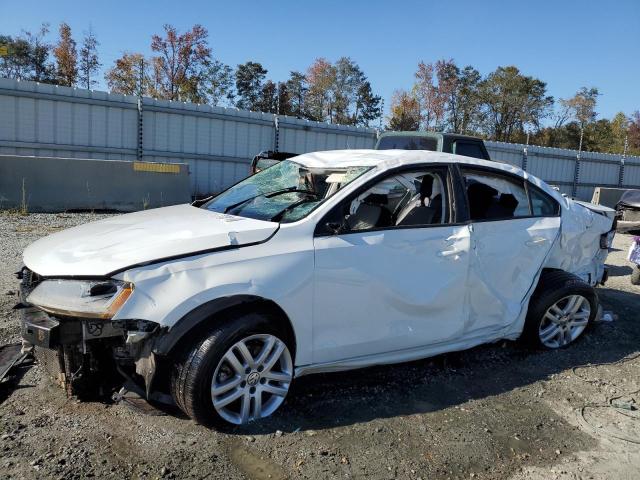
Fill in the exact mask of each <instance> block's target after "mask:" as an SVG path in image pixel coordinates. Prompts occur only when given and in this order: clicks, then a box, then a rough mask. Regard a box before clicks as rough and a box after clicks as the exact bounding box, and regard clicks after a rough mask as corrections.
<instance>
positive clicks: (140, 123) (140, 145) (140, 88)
mask: <svg viewBox="0 0 640 480" xmlns="http://www.w3.org/2000/svg"><path fill="white" fill-rule="evenodd" d="M143 89H144V58H141V59H140V72H139V78H138V150H137V154H136V158H137V159H138V161H140V160H142V157H143V154H144V151H143V140H144V139H143V136H142V135H143V127H144V125H143V112H142V93H143Z"/></svg>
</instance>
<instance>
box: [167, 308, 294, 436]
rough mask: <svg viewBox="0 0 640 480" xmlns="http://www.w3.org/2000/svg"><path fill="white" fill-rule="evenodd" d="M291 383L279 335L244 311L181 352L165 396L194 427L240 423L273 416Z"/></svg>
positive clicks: (290, 370) (264, 320)
mask: <svg viewBox="0 0 640 480" xmlns="http://www.w3.org/2000/svg"><path fill="white" fill-rule="evenodd" d="M292 379H293V359H292V356H291V353H290V349H289V347H288V345H287V343H286V341H285V335H283V334H282V333H281V332H279V331H278V329H277V328H275V327H274V326H273V325H271V324H270V323H269V321H268V319H267V318H265V317H263V316H262V315H258V314H255V313H249V314H245V315H242V316H240V317H239V318H236V319H233V320H230V321H228V322H226V323H224V324H222V325H220V326H217V327H215V328H214V329H212V330H211V331H209V333H207V334H206V335H205V338H204V339H203V340H202V341H201V342H199V343H198V344H197V345H194V346H192V347H191V348H186V349H185V350H184V351H183V354H182V355H181V357H180V358H179V359H178V360H177V361H176V363H175V365H174V368H173V372H172V376H171V393H172V395H173V397H174V400H175V402H176V404H177V405H178V406H179V407H180V408H181V409H182V410H183V411H184V412H185V413H186V414H187V415H189V416H190V417H191V418H193V419H194V420H196V421H197V422H198V423H202V424H204V425H220V424H224V422H228V423H231V424H235V425H241V424H245V423H248V422H251V421H254V420H259V419H261V418H265V417H268V416H269V415H271V414H272V413H273V412H275V411H276V410H277V409H278V407H280V405H282V403H283V402H284V400H285V397H286V396H287V392H288V391H289V386H290V385H291V381H292Z"/></svg>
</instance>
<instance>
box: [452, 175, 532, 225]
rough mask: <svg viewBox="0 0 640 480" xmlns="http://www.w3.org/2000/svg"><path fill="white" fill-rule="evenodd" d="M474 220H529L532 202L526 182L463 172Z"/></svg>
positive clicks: (470, 212)
mask: <svg viewBox="0 0 640 480" xmlns="http://www.w3.org/2000/svg"><path fill="white" fill-rule="evenodd" d="M462 175H463V177H464V181H465V188H466V190H467V200H468V202H469V214H470V216H471V220H505V219H510V218H518V217H528V216H530V215H531V212H530V211H529V200H528V198H527V192H526V191H525V189H524V180H520V179H517V178H515V177H511V176H507V175H500V174H493V173H487V172H484V171H479V170H471V169H463V170H462Z"/></svg>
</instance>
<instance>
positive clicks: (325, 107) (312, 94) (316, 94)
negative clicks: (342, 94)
mask: <svg viewBox="0 0 640 480" xmlns="http://www.w3.org/2000/svg"><path fill="white" fill-rule="evenodd" d="M306 78H307V82H308V84H309V90H308V92H307V97H306V112H307V116H308V117H309V118H310V119H312V120H317V121H328V122H331V121H332V120H333V114H334V96H333V94H334V90H333V87H334V85H335V82H336V69H335V67H334V66H333V65H332V64H331V63H330V62H329V61H328V60H327V59H326V58H317V59H316V60H315V61H314V62H313V63H312V64H311V66H310V67H309V68H308V69H307V74H306Z"/></svg>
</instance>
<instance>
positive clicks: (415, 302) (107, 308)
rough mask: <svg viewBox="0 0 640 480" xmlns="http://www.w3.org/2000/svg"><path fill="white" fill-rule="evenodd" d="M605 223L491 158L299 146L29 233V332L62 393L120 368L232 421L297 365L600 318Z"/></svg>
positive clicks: (328, 364)
mask: <svg viewBox="0 0 640 480" xmlns="http://www.w3.org/2000/svg"><path fill="white" fill-rule="evenodd" d="M612 224H613V211H612V210H608V209H604V208H596V207H595V206H590V205H586V204H580V203H578V202H574V201H572V200H570V199H568V198H565V197H563V196H562V195H560V194H559V193H558V192H557V191H555V190H554V189H552V188H550V187H549V186H548V185H546V184H545V183H544V182H542V181H541V180H539V179H538V178H536V177H534V176H532V175H530V174H528V173H527V172H524V171H522V170H520V169H518V168H516V167H513V166H510V165H506V164H502V163H496V162H490V161H485V160H476V159H472V158H469V157H462V156H457V155H450V154H445V153H436V152H427V151H400V150H386V151H373V150H343V151H331V152H319V153H309V154H304V155H300V156H298V157H294V158H291V159H288V160H284V161H282V162H280V163H278V164H276V165H274V166H272V167H270V168H268V169H266V170H264V171H261V172H260V173H258V174H256V175H254V176H251V177H249V178H247V179H245V180H243V181H241V182H240V183H238V184H236V185H234V186H233V187H231V188H229V189H228V190H226V191H224V192H223V193H221V194H220V195H218V196H215V197H212V198H211V199H209V200H208V201H206V202H204V204H202V205H201V206H200V207H196V206H192V205H178V206H173V207H166V208H159V209H155V210H149V211H144V212H137V213H132V214H128V215H122V216H117V217H111V218H108V219H106V220H101V221H98V222H95V223H89V224H86V225H82V226H79V227H75V228H72V229H69V230H66V231H63V232H59V233H55V234H53V235H50V236H49V237H46V238H43V239H41V240H39V241H37V242H35V243H34V244H32V245H31V246H29V247H28V248H27V249H26V250H25V252H24V264H25V267H24V268H23V269H22V271H21V272H20V273H19V276H20V277H21V278H22V295H23V297H22V298H23V299H24V300H23V303H22V304H21V306H22V307H23V308H22V311H23V337H24V339H25V341H26V342H28V343H31V344H34V345H35V346H36V351H37V352H38V351H39V352H44V353H47V354H48V355H47V358H51V354H53V355H55V356H57V358H58V360H59V362H58V365H59V366H60V368H62V369H63V370H64V371H63V373H65V374H66V375H65V376H64V377H62V378H64V381H65V383H66V387H67V391H68V392H71V393H78V394H81V393H84V392H86V391H87V389H95V388H97V386H98V385H99V384H102V385H101V386H103V387H104V384H105V383H108V381H109V379H111V380H113V375H112V374H113V373H115V372H116V371H117V372H118V374H117V376H116V378H120V383H121V382H122V377H124V378H125V379H126V380H127V388H129V389H134V390H137V391H139V392H140V394H141V395H144V396H146V397H147V398H149V399H153V400H159V401H166V402H171V401H173V402H175V403H176V404H177V405H178V406H179V407H180V408H181V409H182V410H183V411H184V412H185V413H186V414H188V415H189V416H191V417H192V418H193V419H195V420H196V421H198V422H200V423H203V424H208V425H213V424H219V423H221V422H222V423H223V422H230V423H233V424H244V423H247V422H250V421H253V420H257V419H260V418H263V417H266V416H268V415H270V414H272V413H273V412H274V411H275V410H276V409H277V408H278V407H279V406H280V405H281V404H282V403H283V401H284V399H285V396H286V395H287V392H288V390H289V387H290V385H291V382H292V381H293V379H294V378H295V377H299V376H301V375H304V374H309V373H315V372H327V371H336V370H346V369H353V368H359V367H366V366H370V365H377V364H387V363H396V362H405V361H409V360H415V359H419V358H424V357H428V356H432V355H437V354H440V353H443V352H448V351H454V350H462V349H467V348H470V347H473V346H475V345H478V344H481V343H486V342H493V341H496V340H499V339H517V338H522V339H523V340H525V341H527V342H529V343H531V344H533V345H537V346H539V347H546V348H560V347H564V346H566V345H568V344H569V343H571V342H573V341H574V340H576V339H577V338H578V337H579V336H580V335H581V334H582V333H583V331H584V330H585V329H586V328H587V327H588V325H589V323H590V322H592V321H594V319H596V317H597V314H598V308H599V304H598V300H597V295H596V292H595V290H594V286H596V285H597V284H599V283H601V282H603V281H604V280H605V277H606V272H605V269H604V259H605V258H606V255H607V252H608V247H609V245H610V242H611V239H612V235H613V233H612V226H613V225H612ZM111 385H113V383H111Z"/></svg>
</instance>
